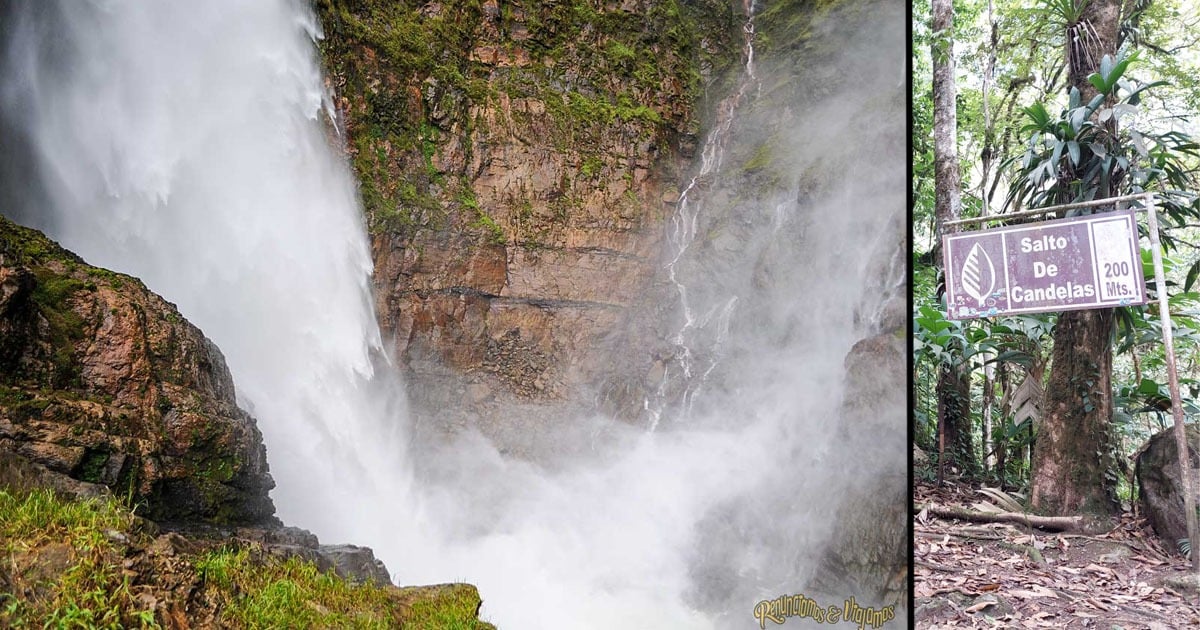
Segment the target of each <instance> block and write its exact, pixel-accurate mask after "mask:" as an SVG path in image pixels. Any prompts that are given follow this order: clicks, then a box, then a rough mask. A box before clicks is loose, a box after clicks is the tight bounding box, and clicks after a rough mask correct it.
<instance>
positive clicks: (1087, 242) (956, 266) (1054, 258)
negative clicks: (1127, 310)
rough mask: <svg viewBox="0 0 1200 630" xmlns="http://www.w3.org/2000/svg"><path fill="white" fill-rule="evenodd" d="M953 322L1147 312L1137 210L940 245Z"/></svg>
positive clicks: (957, 237)
mask: <svg viewBox="0 0 1200 630" xmlns="http://www.w3.org/2000/svg"><path fill="white" fill-rule="evenodd" d="M942 253H943V256H944V262H945V267H944V268H945V270H946V304H947V307H948V310H949V313H948V315H949V316H950V318H951V319H966V318H970V317H991V316H995V315H1007V314H1013V313H1043V312H1054V311H1068V310H1077V309H1088V308H1106V307H1111V306H1124V305H1127V304H1145V303H1146V286H1145V282H1144V280H1143V278H1142V258H1141V255H1140V252H1139V249H1138V236H1137V221H1136V219H1135V218H1134V215H1133V211H1132V210H1124V211H1120V212H1105V213H1102V214H1092V215H1087V216H1082V217H1074V218H1069V219H1057V220H1053V221H1041V222H1039V223H1031V224H1027V225H1019V226H1013V227H1002V228H995V229H991V230H981V231H976V232H960V233H958V234H948V235H946V236H945V237H944V238H943V239H942Z"/></svg>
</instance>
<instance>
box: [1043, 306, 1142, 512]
mask: <svg viewBox="0 0 1200 630" xmlns="http://www.w3.org/2000/svg"><path fill="white" fill-rule="evenodd" d="M1112 324H1113V312H1112V309H1101V310H1091V311H1072V312H1070V313H1063V314H1062V316H1060V317H1059V320H1058V326H1057V327H1056V328H1055V331H1054V355H1053V362H1054V363H1053V369H1052V370H1051V372H1050V381H1049V383H1048V384H1047V386H1046V400H1045V408H1044V410H1043V414H1042V422H1041V425H1040V426H1039V427H1038V432H1037V441H1036V442H1035V443H1034V448H1033V483H1032V492H1031V497H1030V498H1031V500H1032V503H1033V507H1034V509H1035V510H1037V511H1038V512H1041V513H1043V514H1051V515H1067V514H1092V515H1100V516H1105V515H1113V514H1117V513H1118V512H1119V509H1120V506H1119V504H1118V502H1117V500H1116V476H1115V475H1111V471H1110V468H1111V467H1112V466H1113V464H1114V460H1113V444H1112V442H1111V439H1110V428H1111V425H1112V349H1111V347H1110V345H1109V338H1110V332H1111V330H1112Z"/></svg>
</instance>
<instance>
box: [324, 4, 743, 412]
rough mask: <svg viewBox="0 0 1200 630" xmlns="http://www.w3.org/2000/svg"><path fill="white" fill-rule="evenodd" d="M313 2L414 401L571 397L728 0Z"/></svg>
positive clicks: (603, 343)
mask: <svg viewBox="0 0 1200 630" xmlns="http://www.w3.org/2000/svg"><path fill="white" fill-rule="evenodd" d="M318 10H319V13H320V17H321V20H322V23H323V25H324V29H325V34H326V37H327V39H326V41H325V42H324V44H323V53H324V56H325V59H326V67H327V69H328V71H329V72H330V75H331V80H332V82H333V85H332V87H333V88H334V90H335V92H336V94H337V95H338V97H339V100H338V106H339V107H338V108H339V111H340V113H341V115H342V119H343V121H344V128H345V132H346V142H347V144H348V150H349V152H350V154H351V158H352V160H353V163H354V166H355V169H356V171H357V173H358V175H359V178H360V181H361V191H362V197H363V202H364V206H365V209H366V213H367V218H368V223H369V226H370V230H371V234H372V246H373V251H374V259H375V289H376V296H377V304H378V315H379V321H380V323H381V325H382V327H383V329H384V333H385V335H389V336H391V337H392V338H393V339H394V341H395V350H396V353H397V356H399V357H400V358H401V359H402V361H403V363H404V364H405V365H406V366H407V369H408V378H409V380H410V383H411V384H412V387H410V392H412V393H413V396H414V403H415V406H416V408H417V409H416V410H417V411H418V413H420V414H424V415H433V416H437V417H438V418H439V419H440V421H441V422H440V423H437V424H440V425H441V426H443V427H445V426H453V425H455V424H457V423H459V422H463V421H464V419H465V418H467V417H477V416H478V415H485V416H488V415H491V416H496V415H497V414H488V413H486V410H487V409H489V408H496V407H498V406H500V405H504V406H512V405H521V404H525V403H528V409H530V410H531V411H532V410H534V409H535V408H536V409H539V410H545V409H546V408H548V407H552V406H554V405H556V404H570V403H572V402H573V401H574V402H579V403H581V404H583V405H585V406H590V405H591V404H592V402H593V400H594V397H595V393H596V392H595V391H594V390H592V389H589V388H588V387H587V385H588V384H591V383H596V382H600V381H603V380H604V379H603V373H604V371H605V370H606V369H608V364H609V362H610V357H609V356H608V354H607V353H606V350H607V349H608V348H609V345H610V344H609V342H610V341H611V339H610V337H611V336H612V335H613V332H614V330H616V329H617V328H618V325H619V323H620V322H621V321H622V320H623V318H625V317H626V316H627V311H628V307H629V306H630V305H631V303H632V302H633V301H634V300H635V299H637V298H638V296H640V295H642V294H643V293H645V291H646V289H647V287H648V286H649V285H650V284H651V283H652V281H653V278H654V274H655V272H656V270H657V268H658V267H659V266H660V265H659V255H660V252H661V246H660V241H661V238H662V234H663V230H662V223H663V221H664V218H666V217H669V216H670V214H671V213H672V212H673V203H674V202H675V201H676V200H677V198H678V195H679V191H678V189H677V185H678V184H677V182H679V181H680V179H681V178H682V177H683V171H684V170H685V169H686V168H687V167H688V164H689V159H690V158H691V157H693V153H694V151H695V149H696V145H697V143H698V138H697V134H698V131H699V129H700V116H699V113H698V109H697V105H698V104H699V103H701V102H702V100H703V96H704V92H705V90H706V89H707V88H709V87H712V88H713V91H714V92H719V91H720V87H719V86H718V85H716V84H715V82H716V81H717V80H718V79H720V78H721V77H724V76H725V73H724V70H726V69H727V68H728V67H729V65H730V64H733V65H736V64H737V63H738V62H739V57H740V54H739V48H738V46H739V43H740V35H737V32H738V27H739V26H740V22H739V21H738V20H737V19H736V18H737V16H735V13H734V10H733V7H732V5H730V4H729V3H726V2H721V1H719V0H703V1H700V2H690V3H684V2H680V1H678V0H625V1H623V2H595V1H591V0H568V1H564V2H553V3H551V2H500V1H498V0H484V1H482V2H480V1H476V2H465V3H437V2H429V3H421V2H413V1H408V2H400V3H394V2H387V3H384V2H371V1H366V0H364V1H357V2H356V1H352V0H346V1H342V0H325V1H322V2H320V3H318ZM451 408H453V410H454V411H450V410H449V409H451ZM481 412H482V414H481ZM452 413H453V414H457V415H454V416H451V415H450V414H452ZM492 428H493V432H500V431H503V430H504V429H503V428H502V427H492ZM485 429H486V427H485Z"/></svg>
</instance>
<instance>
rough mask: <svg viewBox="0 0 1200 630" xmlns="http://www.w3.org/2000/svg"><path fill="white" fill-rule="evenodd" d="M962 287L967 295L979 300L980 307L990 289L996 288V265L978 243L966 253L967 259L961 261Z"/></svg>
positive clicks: (990, 291) (989, 293)
mask: <svg viewBox="0 0 1200 630" xmlns="http://www.w3.org/2000/svg"><path fill="white" fill-rule="evenodd" d="M962 288H963V290H964V291H966V292H967V295H969V296H971V297H973V298H975V299H976V300H977V301H978V302H979V307H980V308H983V302H984V300H986V299H987V297H988V296H989V295H991V294H992V289H995V288H996V267H995V265H993V264H992V259H991V258H990V257H989V256H988V255H987V252H985V251H984V250H983V248H982V247H980V246H979V243H975V246H974V247H972V248H971V252H970V253H969V254H967V259H966V260H964V261H963V267H962Z"/></svg>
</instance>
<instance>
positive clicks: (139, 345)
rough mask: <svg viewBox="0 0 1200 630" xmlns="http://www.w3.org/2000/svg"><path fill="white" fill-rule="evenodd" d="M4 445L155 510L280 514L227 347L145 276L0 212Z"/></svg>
mask: <svg viewBox="0 0 1200 630" xmlns="http://www.w3.org/2000/svg"><path fill="white" fill-rule="evenodd" d="M0 449H4V450H8V451H11V452H13V453H16V454H17V455H19V456H21V457H23V458H25V459H28V460H31V461H33V462H35V463H37V464H40V465H42V466H44V467H46V468H47V469H49V470H50V471H53V472H57V473H61V474H64V475H67V476H69V477H71V478H74V479H76V480H78V481H81V482H84V483H88V484H97V485H101V486H105V487H107V488H109V489H111V490H112V492H113V493H114V494H116V495H117V496H122V497H128V498H130V499H131V500H132V501H134V502H136V503H139V504H141V505H142V506H143V508H144V510H145V511H144V512H143V514H144V515H145V516H147V517H149V518H152V519H155V520H206V521H213V522H234V523H262V524H267V523H274V522H275V519H274V516H273V514H274V511H275V508H274V506H273V505H272V503H271V500H270V498H269V497H268V496H267V493H268V491H269V490H270V489H271V488H272V487H274V482H273V481H272V480H271V476H270V474H269V472H268V470H267V460H266V450H265V449H264V447H263V443H262V436H261V434H260V433H259V431H258V429H257V428H256V426H255V423H254V419H253V418H251V417H250V416H249V415H248V414H246V413H245V412H244V411H242V410H241V409H239V408H238V407H237V404H236V402H235V400H234V388H233V381H232V379H231V377H230V375H229V370H228V369H227V368H226V366H225V360H224V358H223V357H222V355H221V352H220V351H219V350H218V349H217V348H216V346H215V345H213V343H212V342H211V341H209V340H208V339H206V338H205V337H204V335H203V334H202V333H201V332H200V331H199V330H198V329H197V328H196V327H195V326H192V325H191V324H189V323H188V322H187V321H185V320H184V319H183V318H182V317H180V315H179V312H178V311H177V310H176V309H175V307H174V306H173V305H172V304H170V303H168V302H167V301H165V300H163V299H162V298H160V297H158V296H157V295H155V294H153V293H151V292H150V291H149V290H147V289H146V287H145V285H143V284H142V283H141V281H139V280H137V279H135V278H131V277H129V276H125V275H121V274H116V273H112V272H110V271H106V270H104V269H99V268H96V267H92V266H89V265H87V264H85V263H84V262H83V261H82V260H80V259H79V258H78V257H76V256H75V255H73V254H71V253H70V252H68V251H66V250H64V249H62V248H61V247H59V246H58V245H57V244H56V243H54V242H53V241H51V240H49V239H48V238H46V237H45V236H43V235H42V234H40V233H38V232H36V231H34V230H30V229H27V228H23V227H20V226H18V225H16V224H14V223H12V222H10V221H8V220H7V219H4V218H3V217H0Z"/></svg>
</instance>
